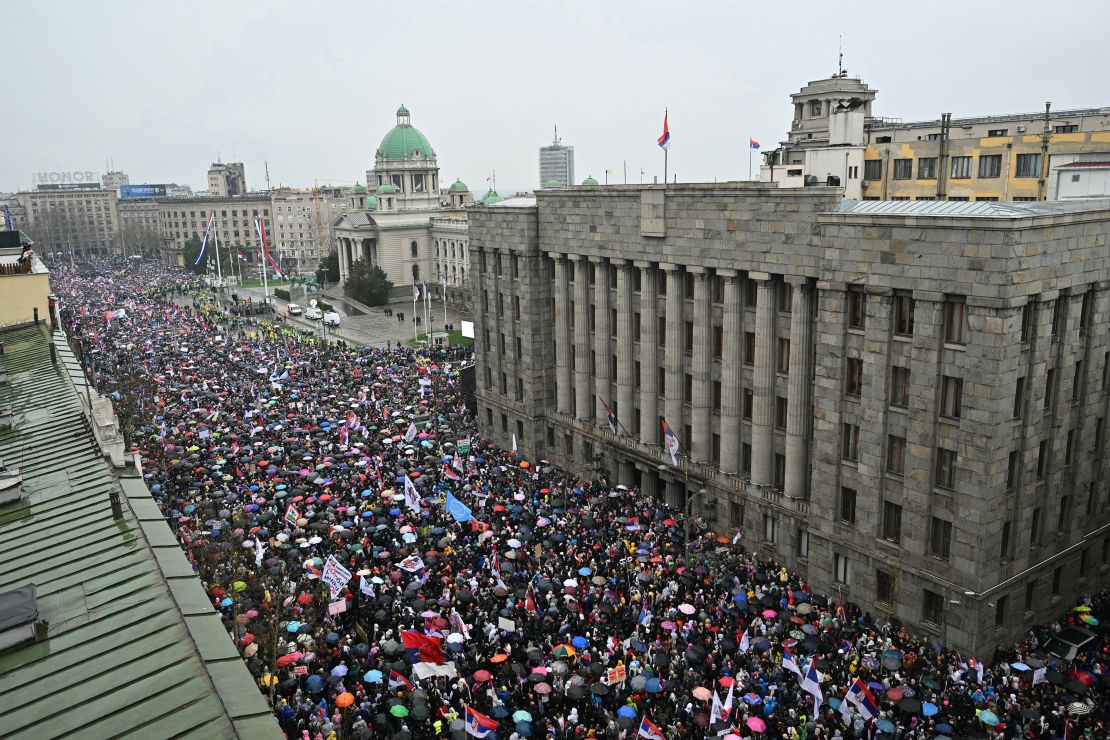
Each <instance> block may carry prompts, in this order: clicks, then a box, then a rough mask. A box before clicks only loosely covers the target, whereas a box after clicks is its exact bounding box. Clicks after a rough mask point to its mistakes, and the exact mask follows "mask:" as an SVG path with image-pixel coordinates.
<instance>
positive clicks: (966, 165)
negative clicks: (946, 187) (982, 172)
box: [952, 157, 971, 180]
mask: <svg viewBox="0 0 1110 740" xmlns="http://www.w3.org/2000/svg"><path fill="white" fill-rule="evenodd" d="M969 177H971V157H952V179H953V180H964V179H966V178H969Z"/></svg>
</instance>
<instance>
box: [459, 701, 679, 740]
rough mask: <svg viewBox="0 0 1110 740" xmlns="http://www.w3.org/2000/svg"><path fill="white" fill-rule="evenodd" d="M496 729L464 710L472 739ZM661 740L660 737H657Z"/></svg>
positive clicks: (491, 721)
mask: <svg viewBox="0 0 1110 740" xmlns="http://www.w3.org/2000/svg"><path fill="white" fill-rule="evenodd" d="M496 729H497V720H495V719H493V718H492V717H487V716H486V715H484V714H482V713H481V712H479V711H477V710H474V709H471V708H470V707H467V708H466V734H467V735H473V736H474V737H489V736H490V735H492V734H493V732H494V730H496ZM659 737H660V740H662V737H663V736H662V735H660V736H659Z"/></svg>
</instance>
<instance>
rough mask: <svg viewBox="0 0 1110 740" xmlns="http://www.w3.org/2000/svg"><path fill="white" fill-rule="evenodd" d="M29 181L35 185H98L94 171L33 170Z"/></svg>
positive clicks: (98, 181)
mask: <svg viewBox="0 0 1110 740" xmlns="http://www.w3.org/2000/svg"><path fill="white" fill-rule="evenodd" d="M31 182H32V183H34V184H35V185H38V186H40V187H41V186H42V185H85V186H88V185H100V175H99V174H97V173H96V172H69V171H65V172H34V173H32V174H31Z"/></svg>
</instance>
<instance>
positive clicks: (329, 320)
mask: <svg viewBox="0 0 1110 740" xmlns="http://www.w3.org/2000/svg"><path fill="white" fill-rule="evenodd" d="M324 325H325V326H339V314H337V313H336V312H335V311H328V312H327V313H326V314H324Z"/></svg>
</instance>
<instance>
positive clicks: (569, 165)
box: [540, 128, 574, 188]
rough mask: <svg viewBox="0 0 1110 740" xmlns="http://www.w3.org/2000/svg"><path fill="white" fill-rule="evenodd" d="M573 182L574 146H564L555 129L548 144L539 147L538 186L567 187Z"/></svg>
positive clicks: (557, 130)
mask: <svg viewBox="0 0 1110 740" xmlns="http://www.w3.org/2000/svg"><path fill="white" fill-rule="evenodd" d="M573 184H574V147H572V146H564V145H563V144H562V140H561V139H560V138H559V129H558V128H556V129H555V138H554V139H553V140H552V142H551V145H550V146H541V147H540V187H541V188H555V187H562V188H568V187H570V186H571V185H573Z"/></svg>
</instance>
